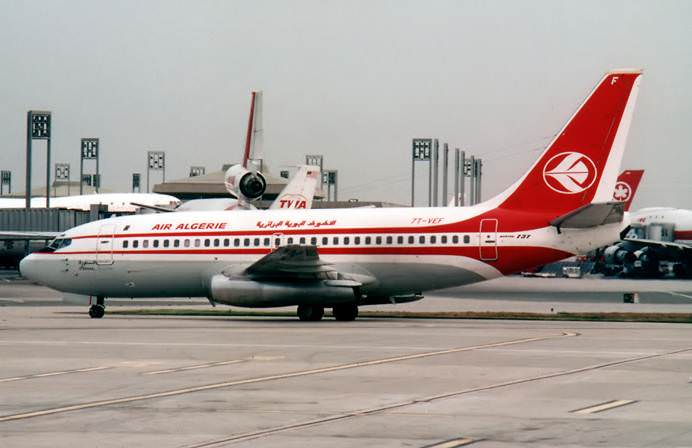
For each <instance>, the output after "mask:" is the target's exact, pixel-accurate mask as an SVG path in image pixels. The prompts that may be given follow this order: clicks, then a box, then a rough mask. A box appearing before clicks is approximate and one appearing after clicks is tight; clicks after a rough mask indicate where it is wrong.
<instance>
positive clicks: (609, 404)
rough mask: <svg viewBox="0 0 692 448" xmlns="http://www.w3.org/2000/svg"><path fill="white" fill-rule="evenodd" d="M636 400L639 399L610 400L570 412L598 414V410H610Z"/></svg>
mask: <svg viewBox="0 0 692 448" xmlns="http://www.w3.org/2000/svg"><path fill="white" fill-rule="evenodd" d="M636 402H637V400H610V401H606V402H604V403H599V404H595V405H593V406H589V407H586V408H581V409H575V410H574V411H570V413H572V414H579V415H588V414H596V413H598V412H603V411H609V410H611V409H615V408H619V407H622V406H627V405H628V404H633V403H636Z"/></svg>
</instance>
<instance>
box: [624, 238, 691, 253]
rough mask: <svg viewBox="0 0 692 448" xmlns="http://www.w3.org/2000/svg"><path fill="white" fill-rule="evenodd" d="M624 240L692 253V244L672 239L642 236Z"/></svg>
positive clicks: (640, 244) (640, 245)
mask: <svg viewBox="0 0 692 448" xmlns="http://www.w3.org/2000/svg"><path fill="white" fill-rule="evenodd" d="M623 241H626V242H627V243H628V244H632V245H634V246H638V247H645V246H653V247H656V248H661V249H667V250H672V251H676V252H678V253H679V252H686V251H687V252H688V253H692V246H688V245H687V244H680V243H674V242H672V241H658V240H645V239H641V238H625V239H624V240H623Z"/></svg>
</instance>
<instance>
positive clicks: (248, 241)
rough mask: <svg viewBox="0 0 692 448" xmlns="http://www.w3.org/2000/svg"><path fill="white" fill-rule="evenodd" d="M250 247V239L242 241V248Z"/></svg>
mask: <svg viewBox="0 0 692 448" xmlns="http://www.w3.org/2000/svg"><path fill="white" fill-rule="evenodd" d="M249 245H250V238H245V239H244V240H243V246H245V247H248V246H249Z"/></svg>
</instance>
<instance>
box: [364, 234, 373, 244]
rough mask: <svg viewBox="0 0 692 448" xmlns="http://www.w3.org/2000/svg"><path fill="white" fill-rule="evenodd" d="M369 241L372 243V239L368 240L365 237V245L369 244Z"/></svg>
mask: <svg viewBox="0 0 692 448" xmlns="http://www.w3.org/2000/svg"><path fill="white" fill-rule="evenodd" d="M371 241H372V238H370V237H369V236H366V237H365V244H370V242H371Z"/></svg>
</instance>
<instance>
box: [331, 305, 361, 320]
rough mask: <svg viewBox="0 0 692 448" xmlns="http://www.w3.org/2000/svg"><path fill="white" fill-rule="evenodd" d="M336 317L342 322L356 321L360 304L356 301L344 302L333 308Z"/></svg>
mask: <svg viewBox="0 0 692 448" xmlns="http://www.w3.org/2000/svg"><path fill="white" fill-rule="evenodd" d="M332 314H333V315H334V319H336V320H338V321H342V322H349V321H354V320H356V318H357V317H358V305H356V304H355V303H343V304H341V305H334V307H333V308H332Z"/></svg>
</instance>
